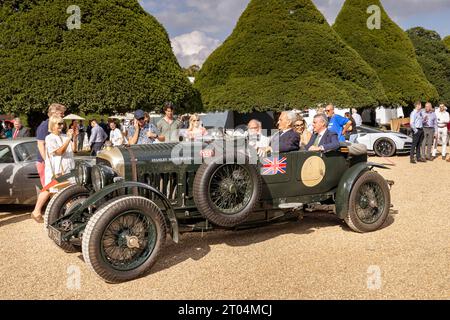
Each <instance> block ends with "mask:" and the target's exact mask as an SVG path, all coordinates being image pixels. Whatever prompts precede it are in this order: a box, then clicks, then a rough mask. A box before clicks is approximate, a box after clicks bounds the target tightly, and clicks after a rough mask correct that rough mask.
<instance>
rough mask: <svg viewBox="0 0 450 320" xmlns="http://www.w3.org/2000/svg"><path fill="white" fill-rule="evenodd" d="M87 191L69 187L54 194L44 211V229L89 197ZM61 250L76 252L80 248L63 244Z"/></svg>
mask: <svg viewBox="0 0 450 320" xmlns="http://www.w3.org/2000/svg"><path fill="white" fill-rule="evenodd" d="M89 194H90V193H89V190H88V189H86V188H85V187H82V186H79V185H71V186H68V187H66V188H64V189H62V190H61V191H60V192H58V193H57V194H55V195H54V196H53V197H52V198H51V200H50V202H49V203H48V205H47V208H46V209H45V214H44V227H45V229H47V228H48V226H49V225H51V224H53V223H54V222H55V221H57V220H58V219H60V218H62V217H64V216H65V215H66V213H67V212H68V211H69V210H70V209H71V208H73V207H74V206H75V205H77V204H79V203H82V202H83V201H84V200H86V199H87V198H88V197H89ZM61 248H62V249H63V250H64V251H66V252H69V253H71V252H78V251H80V248H79V247H78V246H75V245H73V244H70V243H67V242H63V243H61Z"/></svg>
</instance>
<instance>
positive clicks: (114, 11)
mask: <svg viewBox="0 0 450 320" xmlns="http://www.w3.org/2000/svg"><path fill="white" fill-rule="evenodd" d="M73 4H76V5H78V6H79V7H80V9H81V29H72V30H69V28H68V27H67V20H68V18H69V17H70V16H71V13H69V14H68V13H67V8H68V7H69V6H70V5H73ZM165 100H171V101H173V102H174V103H176V104H178V105H181V106H183V107H185V108H186V109H195V108H196V107H198V106H199V104H200V100H199V95H198V94H196V92H195V90H194V89H193V88H192V86H191V85H190V83H189V81H188V79H187V78H186V76H185V75H184V73H183V70H182V69H181V67H180V66H179V64H178V62H177V60H176V57H175V56H174V54H173V52H172V49H171V45H170V41H169V37H168V35H167V32H166V31H165V29H164V28H163V27H162V26H161V24H160V23H159V22H158V21H157V20H156V19H155V18H153V17H152V16H150V15H149V14H148V13H146V12H145V11H144V10H143V9H142V8H141V6H140V5H139V3H138V1H136V0H95V1H92V0H77V1H75V2H74V1H69V0H20V1H19V0H4V1H2V2H1V5H0V109H3V111H9V112H11V111H13V112H16V113H30V112H41V111H42V110H45V109H46V108H47V107H48V105H49V103H51V102H60V103H64V104H66V105H67V106H70V107H71V109H72V111H84V112H94V111H95V112H99V113H107V112H111V111H125V110H130V109H134V108H137V107H140V108H143V109H146V110H154V109H160V108H161V106H162V104H163V102H164V101H165Z"/></svg>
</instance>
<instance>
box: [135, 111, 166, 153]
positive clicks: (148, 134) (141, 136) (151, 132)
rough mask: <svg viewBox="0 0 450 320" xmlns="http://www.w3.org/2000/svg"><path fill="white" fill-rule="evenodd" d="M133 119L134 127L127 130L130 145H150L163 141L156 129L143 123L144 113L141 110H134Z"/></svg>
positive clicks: (152, 125)
mask: <svg viewBox="0 0 450 320" xmlns="http://www.w3.org/2000/svg"><path fill="white" fill-rule="evenodd" d="M134 119H135V120H134V126H132V127H131V128H130V129H129V130H128V137H129V139H128V143H129V144H130V145H133V144H152V143H155V142H156V140H158V141H161V142H163V141H164V137H162V136H160V135H159V130H158V128H156V126H155V125H154V124H153V123H146V122H145V113H144V111H143V110H136V112H135V113H134Z"/></svg>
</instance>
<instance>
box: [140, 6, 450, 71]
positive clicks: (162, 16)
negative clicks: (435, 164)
mask: <svg viewBox="0 0 450 320" xmlns="http://www.w3.org/2000/svg"><path fill="white" fill-rule="evenodd" d="M313 2H314V3H315V4H316V6H317V7H318V9H319V10H320V11H321V12H322V13H323V14H324V15H325V17H326V18H327V20H328V22H329V23H330V24H332V23H333V22H334V19H335V18H336V16H337V14H338V12H339V10H340V8H341V7H342V4H343V3H344V0H313ZM140 3H141V5H142V6H143V7H144V9H145V10H147V11H148V12H149V13H150V14H152V15H153V16H155V17H156V18H157V19H158V20H159V21H160V22H161V23H162V24H163V25H164V27H165V28H166V30H167V31H168V32H169V35H170V38H171V40H172V46H173V49H174V52H175V54H176V56H177V58H178V60H179V61H180V64H181V65H182V66H189V65H192V64H202V63H203V62H204V60H205V59H206V58H207V57H208V55H209V54H210V53H211V52H212V51H213V50H214V49H215V48H217V46H219V45H220V43H221V42H223V41H224V40H225V39H226V38H227V37H228V36H229V35H230V34H231V32H232V31H233V28H234V26H235V25H236V22H237V20H238V19H239V16H240V15H241V14H242V12H243V11H244V10H245V8H246V7H247V4H248V3H249V0H140ZM382 3H383V6H384V7H385V9H386V11H387V12H388V14H389V15H390V17H391V18H392V19H393V20H394V21H395V22H397V23H398V24H399V25H400V26H401V27H402V28H404V29H405V30H406V29H409V28H411V27H415V26H422V27H425V28H427V29H432V30H436V31H438V32H439V33H440V34H441V36H442V37H445V36H447V35H450V0H382Z"/></svg>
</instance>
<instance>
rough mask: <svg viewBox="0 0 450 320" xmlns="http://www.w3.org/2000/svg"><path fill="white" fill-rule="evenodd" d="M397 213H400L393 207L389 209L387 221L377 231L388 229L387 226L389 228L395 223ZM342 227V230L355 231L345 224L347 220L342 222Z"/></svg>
mask: <svg viewBox="0 0 450 320" xmlns="http://www.w3.org/2000/svg"><path fill="white" fill-rule="evenodd" d="M397 214H398V210H393V209H391V210H390V211H389V215H388V217H387V218H386V221H385V222H384V224H383V225H382V226H381V228H380V229H378V230H377V231H380V230H383V229H386V228H388V227H389V226H390V225H391V224H393V223H394V222H395V215H397ZM341 228H342V230H345V231H348V232H354V231H353V230H352V229H350V228H349V227H348V226H347V225H346V224H345V222H342V223H341ZM377 231H374V232H377Z"/></svg>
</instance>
